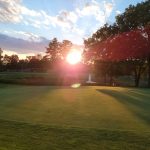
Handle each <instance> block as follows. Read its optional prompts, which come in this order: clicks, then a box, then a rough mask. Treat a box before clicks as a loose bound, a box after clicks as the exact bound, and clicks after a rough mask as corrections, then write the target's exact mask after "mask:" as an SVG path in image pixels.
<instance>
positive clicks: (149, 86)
mask: <svg viewBox="0 0 150 150" xmlns="http://www.w3.org/2000/svg"><path fill="white" fill-rule="evenodd" d="M148 88H150V57H149V58H148Z"/></svg>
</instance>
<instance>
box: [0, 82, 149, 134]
mask: <svg viewBox="0 0 150 150" xmlns="http://www.w3.org/2000/svg"><path fill="white" fill-rule="evenodd" d="M0 89H1V90H0V109H1V112H0V118H2V119H7V120H16V121H23V122H29V123H34V124H49V125H56V126H71V127H81V128H99V129H100V128H108V129H120V130H121V129H122V130H137V131H139V130H140V131H141V130H142V131H145V130H146V131H148V130H150V126H149V123H150V122H149V118H150V117H149V114H150V109H149V108H150V95H149V92H150V90H147V89H140V90H139V89H134V88H120V87H115V88H113V87H96V86H95V87H80V88H78V89H72V88H69V87H50V86H20V85H9V86H8V85H1V88H0ZM136 92H137V93H143V94H146V96H141V97H140V96H139V94H136Z"/></svg>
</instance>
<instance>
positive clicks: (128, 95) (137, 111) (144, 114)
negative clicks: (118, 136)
mask: <svg viewBox="0 0 150 150" xmlns="http://www.w3.org/2000/svg"><path fill="white" fill-rule="evenodd" d="M96 90H97V91H98V92H101V93H103V94H106V95H109V96H111V97H113V98H115V100H116V101H119V102H120V103H122V104H124V105H125V107H126V108H128V109H129V110H130V111H131V112H132V113H133V114H134V115H136V116H137V117H138V118H140V119H141V120H143V121H144V122H145V123H146V124H148V125H150V93H148V92H150V90H146V91H145V90H144V89H127V90H126V91H122V92H121V91H117V90H110V89H96Z"/></svg>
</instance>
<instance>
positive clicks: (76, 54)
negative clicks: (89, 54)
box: [66, 50, 82, 65]
mask: <svg viewBox="0 0 150 150" xmlns="http://www.w3.org/2000/svg"><path fill="white" fill-rule="evenodd" d="M81 58H82V56H81V52H80V51H78V50H72V51H71V52H69V53H68V55H67V57H66V60H67V62H68V63H69V64H72V65H74V64H77V63H78V62H80V61H81Z"/></svg>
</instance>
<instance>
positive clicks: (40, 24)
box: [0, 0, 141, 54]
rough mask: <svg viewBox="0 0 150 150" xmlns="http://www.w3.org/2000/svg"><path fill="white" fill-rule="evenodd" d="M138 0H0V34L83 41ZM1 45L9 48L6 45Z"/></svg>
mask: <svg viewBox="0 0 150 150" xmlns="http://www.w3.org/2000/svg"><path fill="white" fill-rule="evenodd" d="M138 2H141V0H0V34H4V35H7V36H8V37H14V38H15V40H17V39H18V38H19V39H23V40H25V41H28V42H41V44H42V42H43V41H44V43H46V42H45V41H47V40H50V39H52V38H53V37H57V38H58V39H59V40H63V39H68V40H71V41H72V42H73V43H76V44H82V43H83V38H86V37H88V36H90V35H91V34H92V33H93V32H95V31H96V30H97V29H98V28H100V27H101V26H102V25H103V24H105V23H106V22H108V23H110V24H111V23H113V22H114V20H115V16H116V15H117V14H119V13H122V12H124V9H125V8H126V7H128V6H129V5H130V4H133V5H135V4H137V3H138ZM8 40H9V38H8ZM8 42H9V41H8ZM0 44H1V45H2V46H3V43H0ZM13 46H14V45H13ZM45 46H46V45H43V49H42V50H41V52H43V51H44V47H45ZM10 47H11V46H9V50H13V51H16V52H17V53H20V54H21V53H29V52H33V53H35V52H36V50H35V49H36V48H34V49H33V50H32V48H31V49H30V51H28V50H27V49H26V48H25V47H24V48H22V47H21V50H20V51H19V47H17V45H15V46H14V47H12V48H10ZM2 48H4V49H6V50H8V47H7V46H6V45H4V46H3V47H2ZM39 51H40V50H38V52H39Z"/></svg>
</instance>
